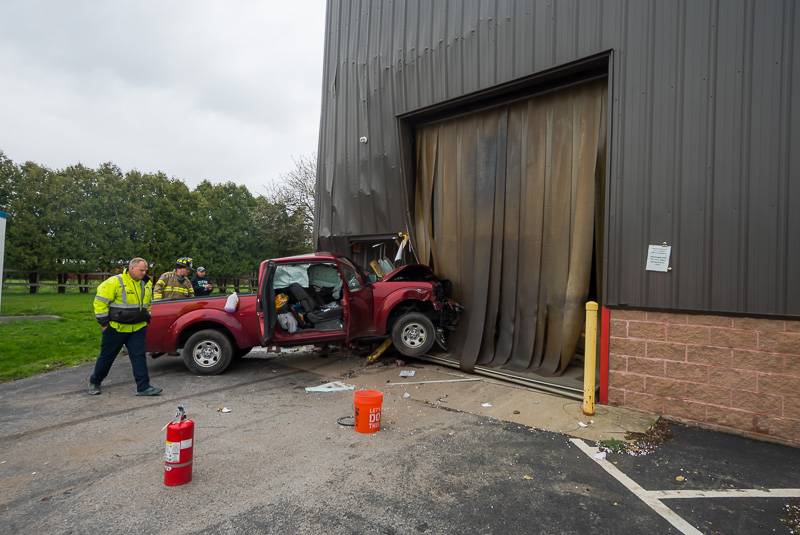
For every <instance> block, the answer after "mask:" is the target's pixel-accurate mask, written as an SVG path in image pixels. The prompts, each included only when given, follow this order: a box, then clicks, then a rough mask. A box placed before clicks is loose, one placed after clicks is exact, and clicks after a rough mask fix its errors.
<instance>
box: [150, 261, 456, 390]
mask: <svg viewBox="0 0 800 535" xmlns="http://www.w3.org/2000/svg"><path fill="white" fill-rule="evenodd" d="M226 301H227V298H226V296H224V295H220V296H219V297H210V296H206V297H199V298H194V299H177V300H164V301H157V302H156V303H154V304H153V311H152V319H151V321H150V326H149V327H148V329H147V347H146V350H147V351H148V352H150V353H152V354H154V355H158V354H163V353H175V352H176V351H180V354H181V356H182V357H183V361H184V363H185V364H186V366H187V367H188V368H189V369H190V370H191V371H193V372H195V373H199V374H203V375H215V374H219V373H222V372H223V371H225V369H226V368H228V366H229V365H230V364H231V362H232V361H233V360H234V359H235V358H238V357H242V356H244V355H246V354H247V353H248V352H249V351H250V350H251V349H252V348H253V347H256V346H278V347H281V346H296V345H311V344H314V345H326V344H331V343H342V344H346V345H354V344H356V343H358V342H359V341H369V340H370V339H373V340H379V339H382V338H386V337H387V336H391V339H392V342H393V344H394V346H395V347H396V348H397V350H398V351H399V352H400V353H402V354H403V355H406V356H417V355H422V354H424V353H427V352H428V351H429V350H430V349H431V347H432V346H433V344H434V343H435V342H438V343H439V344H440V345H441V346H442V347H443V348H444V344H445V332H446V331H447V330H450V329H452V328H453V326H454V325H455V323H456V321H457V320H458V315H459V312H460V311H461V307H460V305H458V304H457V303H456V302H455V301H453V300H452V299H451V298H450V284H449V282H448V281H443V280H440V279H438V278H437V277H436V276H435V275H434V274H433V272H432V271H431V269H430V268H429V267H427V266H423V265H418V264H412V265H406V266H401V267H399V268H397V269H395V270H393V271H392V272H390V273H388V274H386V275H385V276H384V277H383V278H382V279H381V280H379V281H376V282H371V281H370V280H369V278H368V277H367V276H366V274H365V273H364V272H363V271H362V270H361V269H360V268H358V267H357V266H356V265H355V264H353V263H352V262H351V261H350V260H349V259H347V258H346V257H343V256H339V255H335V254H331V253H314V254H309V255H302V256H293V257H287V258H276V259H272V260H265V261H264V262H262V263H261V266H260V268H259V272H258V293H256V294H244V295H241V296H240V298H239V304H238V307H237V308H236V310H235V311H233V312H227V311H226V310H225V303H226Z"/></svg>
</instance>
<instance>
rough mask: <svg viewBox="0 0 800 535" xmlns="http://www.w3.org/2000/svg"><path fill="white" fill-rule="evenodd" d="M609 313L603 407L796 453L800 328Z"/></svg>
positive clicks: (790, 323) (705, 317)
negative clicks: (638, 412)
mask: <svg viewBox="0 0 800 535" xmlns="http://www.w3.org/2000/svg"><path fill="white" fill-rule="evenodd" d="M610 312H611V339H610V345H609V389H608V399H609V403H611V404H612V405H623V406H626V407H631V408H636V409H643V410H648V411H653V412H657V413H659V414H662V415H664V416H666V417H670V418H674V419H676V420H681V421H685V422H690V423H697V424H700V425H703V426H706V427H711V428H716V429H720V430H725V431H731V432H736V433H739V434H745V435H748V436H752V437H756V438H765V439H771V440H777V441H780V442H784V443H791V444H793V445H798V446H800V321H783V320H772V319H756V318H736V317H727V316H710V315H693V314H672V313H663V312H644V311H638V310H618V309H616V310H615V309H612V310H611V311H610Z"/></svg>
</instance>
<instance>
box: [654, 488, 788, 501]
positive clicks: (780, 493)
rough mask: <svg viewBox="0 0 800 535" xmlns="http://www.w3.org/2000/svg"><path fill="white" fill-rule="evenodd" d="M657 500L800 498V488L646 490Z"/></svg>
mask: <svg viewBox="0 0 800 535" xmlns="http://www.w3.org/2000/svg"><path fill="white" fill-rule="evenodd" d="M645 492H647V493H648V494H650V495H651V496H653V497H654V498H658V499H659V500H668V499H670V498H800V489H721V490H648V491H645Z"/></svg>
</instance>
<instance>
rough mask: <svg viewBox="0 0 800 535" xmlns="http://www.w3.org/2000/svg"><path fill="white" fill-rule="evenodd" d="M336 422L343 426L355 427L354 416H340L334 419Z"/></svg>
mask: <svg viewBox="0 0 800 535" xmlns="http://www.w3.org/2000/svg"><path fill="white" fill-rule="evenodd" d="M336 423H337V424H339V425H343V426H345V427H355V425H356V418H355V416H342V417H340V418H337V419H336Z"/></svg>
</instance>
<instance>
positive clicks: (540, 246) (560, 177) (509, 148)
mask: <svg viewBox="0 0 800 535" xmlns="http://www.w3.org/2000/svg"><path fill="white" fill-rule="evenodd" d="M605 105H606V81H605V80H598V81H594V82H589V83H586V84H582V85H580V86H576V87H572V88H568V89H564V90H561V91H557V92H553V93H549V94H545V95H542V96H537V97H533V98H530V99H528V100H525V101H521V102H516V103H513V104H510V105H507V106H503V107H498V108H492V109H490V110H487V111H482V112H476V113H474V114H471V115H468V116H463V117H458V118H454V119H450V120H446V121H442V122H438V123H434V124H430V125H426V126H423V127H420V128H419V129H418V130H417V145H416V150H417V153H416V158H417V173H416V177H417V179H416V186H415V188H416V191H415V195H414V200H415V203H414V219H415V246H416V251H417V256H418V258H419V260H420V262H422V263H426V264H429V265H431V266H433V268H434V270H435V271H436V272H437V274H439V275H440V276H442V277H445V278H449V279H451V280H452V281H453V285H454V288H455V293H456V295H455V297H456V299H457V300H459V301H460V302H461V303H462V304H464V306H465V307H466V309H465V312H464V314H463V316H462V318H461V321H460V322H459V326H458V328H457V330H456V332H455V333H454V335H453V336H452V337H451V339H450V350H451V353H452V354H453V355H455V356H457V357H458V358H459V359H460V362H461V367H462V368H463V369H465V370H471V369H472V368H473V367H474V366H475V364H481V365H484V366H494V367H502V368H505V369H508V370H517V371H523V372H524V371H530V372H534V373H538V374H542V375H560V374H562V373H563V372H564V370H565V369H566V368H567V366H568V365H569V362H570V360H571V359H572V357H573V355H574V354H575V349H576V346H577V345H578V341H579V339H580V336H581V332H582V327H583V321H584V306H585V301H586V297H587V294H588V291H589V284H590V280H591V270H592V244H593V240H594V239H595V233H594V231H595V226H596V220H598V222H599V220H600V217H598V213H599V209H600V208H601V207H600V206H599V204H600V203H599V202H598V200H597V199H598V198H600V197H599V195H600V191H599V190H598V189H597V187H598V186H597V185H598V183H601V181H602V173H603V166H604V161H603V159H604V155H605V131H606V126H605ZM598 228H599V227H598ZM598 238H599V236H598Z"/></svg>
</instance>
